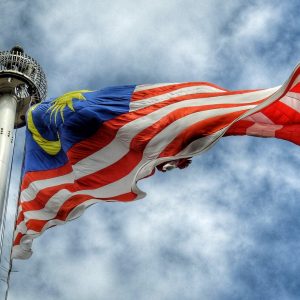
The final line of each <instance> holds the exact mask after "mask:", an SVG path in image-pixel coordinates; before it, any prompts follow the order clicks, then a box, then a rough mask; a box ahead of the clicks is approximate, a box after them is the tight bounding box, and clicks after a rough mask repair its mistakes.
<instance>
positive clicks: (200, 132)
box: [159, 110, 247, 157]
mask: <svg viewBox="0 0 300 300" xmlns="http://www.w3.org/2000/svg"><path fill="white" fill-rule="evenodd" d="M246 111H247V110H241V111H237V112H232V113H229V114H226V115H222V116H216V117H212V118H209V119H206V120H203V121H200V122H197V123H195V124H193V125H192V126H190V127H188V128H186V129H185V130H184V131H182V132H181V133H180V134H179V135H178V136H176V137H175V138H174V139H173V141H172V142H171V143H170V144H169V145H168V146H167V147H166V148H165V149H164V150H163V151H162V152H161V153H160V155H159V157H169V156H174V155H176V154H177V153H178V152H180V151H182V150H183V149H184V148H186V147H187V146H188V145H189V144H190V143H192V142H193V141H195V140H197V139H199V138H202V137H204V136H208V135H210V134H213V133H215V132H217V131H219V130H221V129H223V128H224V127H226V126H228V125H229V124H230V123H231V122H233V121H234V120H235V119H236V118H238V117H239V116H241V115H242V114H243V113H245V112H246Z"/></svg>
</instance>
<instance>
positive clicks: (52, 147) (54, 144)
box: [27, 104, 61, 155]
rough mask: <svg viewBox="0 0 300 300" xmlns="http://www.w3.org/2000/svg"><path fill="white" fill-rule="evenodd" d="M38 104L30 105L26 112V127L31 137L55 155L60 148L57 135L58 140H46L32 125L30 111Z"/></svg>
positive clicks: (47, 151) (46, 150)
mask: <svg viewBox="0 0 300 300" xmlns="http://www.w3.org/2000/svg"><path fill="white" fill-rule="evenodd" d="M38 105H39V104H37V105H35V106H33V107H31V108H30V109H29V111H28V114H27V127H28V129H29V131H30V132H31V134H32V138H33V139H34V140H35V141H36V143H37V144H38V145H39V146H40V147H41V148H42V149H43V150H44V151H45V152H46V153H48V154H50V155H56V154H57V153H58V152H59V151H60V149H61V143H60V140H59V137H58V136H57V138H58V140H56V141H49V140H46V139H45V138H43V137H42V136H41V134H40V133H39V131H38V130H37V128H36V127H35V125H34V122H33V118H32V111H33V110H34V109H36V108H37V106H38Z"/></svg>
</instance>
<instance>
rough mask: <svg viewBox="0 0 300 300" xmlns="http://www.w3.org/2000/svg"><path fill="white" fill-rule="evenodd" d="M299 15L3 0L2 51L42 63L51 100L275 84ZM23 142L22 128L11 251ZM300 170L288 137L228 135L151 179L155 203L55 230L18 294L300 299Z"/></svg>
mask: <svg viewBox="0 0 300 300" xmlns="http://www.w3.org/2000/svg"><path fill="white" fill-rule="evenodd" d="M299 9H300V4H299V2H298V1H285V2H283V1H277V0H273V1H269V0H264V1H262V0H252V1H247V2H246V1H241V0H228V1H221V0H210V1H208V0H198V1H196V0H186V1H180V0H172V1H171V0H163V1H161V0H160V1H158V0H152V1H145V0H140V1H130V0H122V1H121V0H115V1H109V0H101V1H100V0H99V1H91V0H86V1H79V0H78V1H77V0H68V1H58V0H48V1H37V0H30V1H29V0H23V1H17V0H9V1H6V0H0V16H1V17H0V32H1V35H0V50H8V49H10V48H11V47H12V46H13V45H15V44H17V43H18V44H21V45H22V46H23V47H24V49H25V51H26V52H27V53H28V54H29V55H31V56H32V57H34V58H35V59H36V60H37V61H38V62H39V63H40V64H41V65H42V67H43V69H44V71H45V73H46V75H47V80H48V96H49V97H54V96H59V95H61V94H63V93H65V92H68V91H71V90H78V89H91V90H92V89H99V88H102V87H105V86H112V85H123V84H144V83H157V82H181V81H209V82H213V83H215V84H217V85H219V86H223V87H225V88H227V89H231V90H235V89H251V88H269V87H273V86H277V85H280V84H282V83H283V82H284V81H285V80H286V79H287V78H288V76H289V75H290V73H291V72H292V70H293V68H294V67H295V65H296V64H297V63H298V62H299V61H300V41H299V39H298V36H299V34H300V29H299V28H300V20H299V13H298V12H299ZM23 143H24V129H20V130H18V132H17V142H16V150H15V155H14V166H13V167H14V169H13V175H12V183H11V189H10V203H9V205H8V206H9V207H8V216H7V219H8V222H7V223H8V224H7V226H6V227H7V234H6V237H5V241H6V243H9V241H10V240H11V233H10V230H11V229H10V228H11V226H12V223H13V221H12V220H13V215H14V203H15V201H16V198H17V194H18V178H19V170H20V165H21V160H22V149H23V147H22V145H23ZM299 166H300V148H299V147H298V146H296V145H293V144H292V143H290V142H287V141H282V140H275V139H260V138H254V137H226V138H223V139H221V140H220V141H219V142H218V143H217V144H216V145H215V146H214V147H213V148H212V149H211V150H210V151H208V152H206V153H204V154H202V155H200V156H198V157H195V158H194V159H193V163H192V165H191V166H190V167H189V168H188V169H185V170H174V171H171V172H168V173H167V174H155V176H153V177H151V178H148V179H146V180H143V181H141V182H140V183H139V187H140V188H141V189H142V190H144V191H145V192H147V196H146V198H144V199H142V200H139V201H136V202H132V203H101V204H97V205H94V206H92V207H91V208H89V209H87V210H86V212H85V213H84V215H83V216H81V217H80V218H79V219H77V220H75V221H72V222H69V223H67V224H65V225H63V226H57V227H55V228H52V229H50V230H48V231H47V232H45V233H44V234H43V235H42V236H41V237H39V238H38V239H36V240H35V241H34V244H33V251H34V253H33V255H32V257H31V258H30V259H29V260H24V261H20V260H16V261H14V263H13V272H12V274H11V278H10V290H9V296H8V299H9V300H17V299H23V300H35V299H43V300H52V299H56V300H77V299H85V300H92V299H93V300H94V299H101V300H132V299H139V300H150V299H151V300H152V299H154V300H177V299H178V300H179V299H180V300H194V299H195V300H196V299H197V300H199V299H201V300H202V299H203V300H219V299H222V300H227V299H228V300H229V299H230V300H235V299H274V300H276V299H278V300H279V299H280V300H283V299H288V300H290V299H299V298H300V277H299V270H300V258H299V252H300V218H299V214H300V200H299V195H300V185H299V176H298V175H297V174H298V168H299ZM4 256H5V253H4ZM5 259H7V257H6V258H5V257H4V258H3V257H2V264H3V265H4V266H5ZM1 272H2V273H1ZM4 273H5V269H1V270H0V275H1V276H2V277H3V278H4V277H5V276H4ZM0 288H1V290H0V292H1V295H2V294H3V292H4V289H5V284H4V283H3V282H1V285H0Z"/></svg>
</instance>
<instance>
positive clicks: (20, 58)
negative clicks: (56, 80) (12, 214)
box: [0, 46, 47, 228]
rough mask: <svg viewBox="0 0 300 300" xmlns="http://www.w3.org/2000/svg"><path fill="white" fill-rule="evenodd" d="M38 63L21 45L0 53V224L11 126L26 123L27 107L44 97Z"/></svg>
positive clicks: (5, 191) (5, 190)
mask: <svg viewBox="0 0 300 300" xmlns="http://www.w3.org/2000/svg"><path fill="white" fill-rule="evenodd" d="M46 94H47V81H46V76H45V74H44V72H43V70H42V68H41V66H40V65H39V64H38V63H37V62H36V61H35V60H34V59H33V58H32V57H30V56H29V55H27V54H26V53H25V52H24V50H23V48H22V47H20V46H15V47H13V48H12V49H11V50H10V51H1V52H0V226H1V228H2V226H3V217H4V213H5V212H4V208H5V201H6V193H7V188H8V181H9V179H8V178H9V170H10V163H11V153H12V148H13V142H14V141H13V139H14V128H19V127H22V126H24V125H25V118H26V117H25V116H26V112H27V110H28V108H29V107H30V106H31V105H33V104H36V103H38V102H40V101H42V100H44V99H45V98H46Z"/></svg>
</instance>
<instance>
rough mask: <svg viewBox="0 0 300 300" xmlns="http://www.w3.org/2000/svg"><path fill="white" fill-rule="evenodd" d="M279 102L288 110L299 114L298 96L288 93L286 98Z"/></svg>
mask: <svg viewBox="0 0 300 300" xmlns="http://www.w3.org/2000/svg"><path fill="white" fill-rule="evenodd" d="M280 102H282V103H284V104H286V105H287V106H289V107H290V108H292V109H294V110H295V111H297V112H298V113H300V94H298V93H288V94H287V96H285V97H283V98H282V99H281V100H280Z"/></svg>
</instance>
